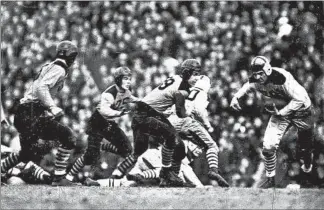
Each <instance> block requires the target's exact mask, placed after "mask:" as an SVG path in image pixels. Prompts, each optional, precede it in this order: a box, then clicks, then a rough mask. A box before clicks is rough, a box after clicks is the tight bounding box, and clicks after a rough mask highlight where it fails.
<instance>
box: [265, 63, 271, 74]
mask: <svg viewBox="0 0 324 210" xmlns="http://www.w3.org/2000/svg"><path fill="white" fill-rule="evenodd" d="M263 71H264V73H265V74H266V75H267V76H269V75H270V74H271V73H272V68H271V65H270V63H269V62H266V63H265V64H264V67H263Z"/></svg>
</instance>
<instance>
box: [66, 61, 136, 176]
mask: <svg viewBox="0 0 324 210" xmlns="http://www.w3.org/2000/svg"><path fill="white" fill-rule="evenodd" d="M131 76H132V72H131V70H130V69H129V68H128V67H125V66H122V67H119V68H117V69H116V71H115V72H114V78H115V84H114V85H112V86H109V87H108V88H107V89H106V90H105V91H104V92H103V93H102V94H101V100H100V103H99V104H98V106H97V108H96V111H95V112H94V113H93V114H92V116H91V118H90V119H89V121H88V125H87V129H86V133H87V134H88V135H89V136H88V147H87V150H86V152H85V154H84V155H82V156H81V157H80V158H78V159H77V160H76V162H75V163H74V165H73V166H72V168H71V170H70V171H69V173H68V174H67V176H66V178H67V179H68V180H70V181H72V180H73V178H74V176H75V175H77V174H78V173H79V171H80V170H81V169H82V168H83V167H84V166H85V165H91V166H94V165H95V163H96V160H97V158H98V157H99V154H100V149H103V150H105V151H109V152H113V153H116V154H118V155H120V156H122V157H124V158H125V160H124V161H123V162H122V163H121V164H120V165H119V166H118V168H117V169H118V171H119V172H120V173H121V174H124V173H125V172H126V169H127V168H128V167H129V166H131V165H133V164H134V163H135V159H134V158H133V156H132V152H133V148H132V145H131V142H130V140H129V139H128V138H127V136H126V134H125V133H124V131H123V130H122V129H121V128H119V126H118V124H117V123H116V122H115V120H116V119H117V118H119V117H121V116H123V115H125V114H128V113H129V111H130V110H128V109H127V107H125V105H126V104H127V103H130V102H135V101H138V100H139V99H138V98H137V97H135V96H133V95H132V93H131V91H130V84H131ZM103 138H105V139H107V140H108V141H109V142H110V144H106V145H105V146H104V147H102V146H101V142H102V140H103ZM88 179H90V178H88Z"/></svg>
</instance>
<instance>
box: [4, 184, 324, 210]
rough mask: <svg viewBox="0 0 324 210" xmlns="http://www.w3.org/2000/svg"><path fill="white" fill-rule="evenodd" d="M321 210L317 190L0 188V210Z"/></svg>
mask: <svg viewBox="0 0 324 210" xmlns="http://www.w3.org/2000/svg"><path fill="white" fill-rule="evenodd" d="M156 208H158V209H162V208H163V209H173V208H176V209H238V208H239V209H323V208H324V191H323V190H321V189H300V190H288V189H268V190H262V189H252V188H228V189H224V188H203V189H199V188H190V189H186V188H167V189H161V188H143V187H129V188H126V187H120V188H107V187H80V186H78V187H50V186H41V185H21V186H17V185H16V186H1V209H156Z"/></svg>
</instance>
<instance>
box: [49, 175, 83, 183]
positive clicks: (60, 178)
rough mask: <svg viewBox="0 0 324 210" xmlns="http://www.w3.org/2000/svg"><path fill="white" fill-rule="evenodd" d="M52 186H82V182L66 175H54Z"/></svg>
mask: <svg viewBox="0 0 324 210" xmlns="http://www.w3.org/2000/svg"><path fill="white" fill-rule="evenodd" d="M52 186H80V184H78V183H76V182H72V181H70V180H68V179H67V178H66V177H65V175H61V176H57V175H54V177H53V181H52Z"/></svg>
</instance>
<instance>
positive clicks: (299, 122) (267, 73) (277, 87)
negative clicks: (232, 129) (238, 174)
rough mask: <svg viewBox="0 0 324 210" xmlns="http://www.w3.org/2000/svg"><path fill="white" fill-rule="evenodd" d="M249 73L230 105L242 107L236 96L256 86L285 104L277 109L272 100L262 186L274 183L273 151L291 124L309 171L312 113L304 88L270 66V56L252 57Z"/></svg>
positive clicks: (283, 71)
mask: <svg viewBox="0 0 324 210" xmlns="http://www.w3.org/2000/svg"><path fill="white" fill-rule="evenodd" d="M251 70H252V76H251V77H250V79H249V81H248V82H247V83H245V84H244V85H243V87H242V88H241V89H240V90H239V91H238V92H237V93H236V94H235V95H234V97H233V99H232V101H231V105H230V106H231V107H232V108H233V109H234V110H237V111H239V110H241V106H240V104H239V100H238V99H239V98H241V97H242V96H243V95H245V94H247V93H248V92H249V91H251V90H256V91H258V92H260V93H262V94H263V95H265V96H268V97H271V98H274V99H282V100H285V101H287V104H286V106H284V107H283V108H282V109H280V110H278V108H277V107H276V106H275V104H273V107H272V109H271V110H269V109H268V111H269V112H270V113H271V114H272V115H271V118H270V120H269V123H268V126H267V128H266V131H265V134H264V139H263V149H262V154H263V156H264V159H265V166H266V176H267V179H266V181H265V182H264V183H262V184H261V185H260V187H261V188H270V187H274V186H275V178H274V177H275V169H276V160H277V159H276V151H277V148H278V145H279V142H280V140H281V138H282V136H283V135H284V133H285V132H286V131H287V130H288V128H289V127H290V126H295V127H297V129H298V143H299V147H300V153H301V160H302V162H303V165H302V166H301V168H302V170H303V171H304V172H305V173H310V172H311V170H312V160H313V153H312V151H313V141H314V133H313V129H314V122H313V120H314V116H313V108H312V104H311V100H310V98H309V96H308V94H307V92H306V90H305V89H304V88H303V87H302V86H301V85H300V84H299V83H298V82H297V81H296V80H295V79H294V77H293V76H292V75H291V74H290V73H289V72H287V71H286V70H284V69H282V68H277V67H271V65H270V63H269V60H268V59H267V58H265V57H263V56H257V57H255V58H254V59H253V60H252V62H251Z"/></svg>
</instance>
